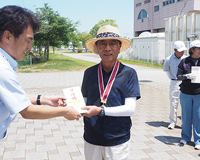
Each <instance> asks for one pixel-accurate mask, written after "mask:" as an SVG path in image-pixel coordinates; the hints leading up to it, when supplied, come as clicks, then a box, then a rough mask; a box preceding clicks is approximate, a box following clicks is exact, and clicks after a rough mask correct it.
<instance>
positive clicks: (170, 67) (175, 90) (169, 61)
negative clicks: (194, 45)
mask: <svg viewBox="0 0 200 160" xmlns="http://www.w3.org/2000/svg"><path fill="white" fill-rule="evenodd" d="M186 50H187V48H186V47H185V44H184V43H183V42H182V41H176V42H174V53H173V54H172V55H170V56H168V57H167V58H166V59H165V62H164V71H165V72H166V73H167V75H168V77H169V79H170V89H169V98H170V114H169V120H170V124H169V125H168V129H174V127H175V126H176V122H177V108H178V103H179V95H180V90H179V85H180V83H181V81H180V80H177V78H176V74H177V71H178V65H179V63H180V62H181V60H182V59H183V58H185V56H184V55H183V54H184V52H185V51H186Z"/></svg>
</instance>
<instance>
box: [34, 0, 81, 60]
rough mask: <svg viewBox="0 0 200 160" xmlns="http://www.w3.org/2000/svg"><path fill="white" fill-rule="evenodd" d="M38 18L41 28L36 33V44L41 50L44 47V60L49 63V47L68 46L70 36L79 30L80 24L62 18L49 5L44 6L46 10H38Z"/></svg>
mask: <svg viewBox="0 0 200 160" xmlns="http://www.w3.org/2000/svg"><path fill="white" fill-rule="evenodd" d="M36 16H37V17H38V18H39V19H40V21H41V28H40V30H39V31H38V32H37V33H35V41H34V44H35V45H37V46H38V47H40V48H41V47H42V46H44V49H45V50H44V59H45V60H47V61H48V60H49V46H52V47H53V48H54V47H60V46H61V45H62V44H63V45H68V43H69V41H70V34H71V33H73V32H74V31H76V30H77V29H76V26H77V25H78V23H79V22H76V23H73V22H72V21H71V20H69V19H68V18H64V17H60V15H59V13H58V12H57V11H56V12H55V11H53V9H52V8H50V7H49V6H48V4H47V3H45V4H44V8H37V9H36Z"/></svg>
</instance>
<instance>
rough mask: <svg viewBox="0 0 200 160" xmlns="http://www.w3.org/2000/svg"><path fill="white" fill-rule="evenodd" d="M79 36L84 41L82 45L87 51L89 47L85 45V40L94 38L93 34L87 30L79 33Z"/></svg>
mask: <svg viewBox="0 0 200 160" xmlns="http://www.w3.org/2000/svg"><path fill="white" fill-rule="evenodd" d="M78 37H79V40H80V41H81V43H82V46H83V47H85V48H86V51H87V47H86V46H85V42H86V41H87V40H89V39H92V38H93V37H92V35H91V34H90V33H86V32H82V33H78Z"/></svg>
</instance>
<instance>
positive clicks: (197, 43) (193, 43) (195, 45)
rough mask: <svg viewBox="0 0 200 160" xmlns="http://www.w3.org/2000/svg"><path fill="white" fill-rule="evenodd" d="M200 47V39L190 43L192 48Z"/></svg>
mask: <svg viewBox="0 0 200 160" xmlns="http://www.w3.org/2000/svg"><path fill="white" fill-rule="evenodd" d="M193 47H200V40H194V41H192V42H191V43H190V48H193Z"/></svg>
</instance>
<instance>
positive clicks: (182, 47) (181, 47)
mask: <svg viewBox="0 0 200 160" xmlns="http://www.w3.org/2000/svg"><path fill="white" fill-rule="evenodd" d="M174 49H177V50H178V51H179V52H182V51H186V50H187V48H186V47H185V43H183V42H182V41H176V42H174Z"/></svg>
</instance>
